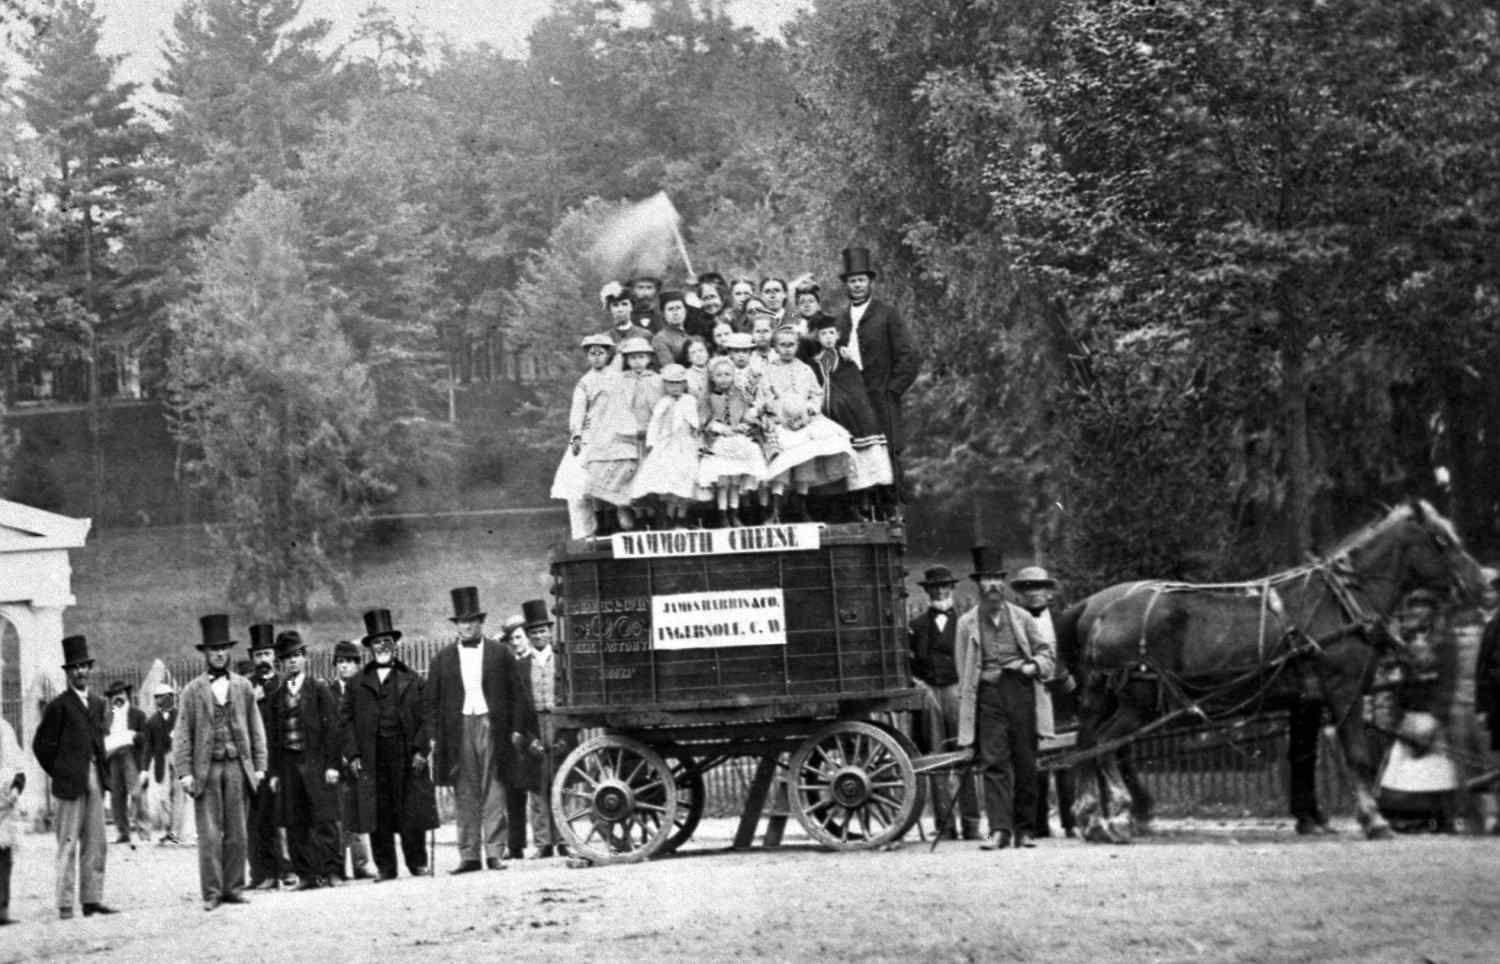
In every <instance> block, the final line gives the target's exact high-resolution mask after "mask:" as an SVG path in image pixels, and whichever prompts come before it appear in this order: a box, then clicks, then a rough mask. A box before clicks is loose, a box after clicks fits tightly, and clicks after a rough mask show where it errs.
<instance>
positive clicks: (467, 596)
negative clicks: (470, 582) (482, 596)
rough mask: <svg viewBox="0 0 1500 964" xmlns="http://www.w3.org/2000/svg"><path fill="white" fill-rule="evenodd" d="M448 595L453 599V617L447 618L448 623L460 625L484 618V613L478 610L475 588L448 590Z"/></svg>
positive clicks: (477, 597) (477, 592)
mask: <svg viewBox="0 0 1500 964" xmlns="http://www.w3.org/2000/svg"><path fill="white" fill-rule="evenodd" d="M448 595H450V596H452V597H453V615H452V616H449V617H448V620H449V621H450V622H455V623H461V622H467V621H468V620H471V619H483V618H484V613H483V612H482V611H481V610H480V608H479V590H478V589H476V588H475V587H473V586H464V587H462V588H460V589H450V590H448Z"/></svg>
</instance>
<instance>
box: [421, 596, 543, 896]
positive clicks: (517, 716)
mask: <svg viewBox="0 0 1500 964" xmlns="http://www.w3.org/2000/svg"><path fill="white" fill-rule="evenodd" d="M452 598H453V616H452V617H451V618H452V621H453V623H454V625H455V626H456V627H457V629H458V635H457V638H456V639H455V640H453V641H452V642H451V643H449V644H448V645H447V646H444V647H443V648H442V649H441V650H439V651H438V653H437V655H436V656H434V657H433V658H432V665H431V666H430V667H429V668H428V671H427V689H426V693H425V699H426V703H427V718H428V719H429V720H430V721H431V722H432V725H433V727H434V732H433V735H434V737H435V745H434V747H433V773H434V779H435V782H436V783H437V784H438V786H451V787H453V791H454V794H453V795H454V804H455V809H456V816H457V820H458V857H459V864H458V866H457V867H455V868H454V869H453V871H452V873H455V874H465V873H470V872H472V871H476V870H482V869H483V868H484V867H485V866H486V865H487V866H488V867H489V868H490V869H491V870H500V869H501V867H502V864H501V862H500V861H501V854H502V851H514V850H515V849H516V848H515V847H507V846H506V833H505V832H506V829H507V823H508V821H507V818H506V789H507V788H510V789H511V790H512V791H515V790H519V791H520V793H521V801H522V804H521V814H520V818H519V824H520V826H519V827H518V828H516V827H513V828H511V829H519V830H520V831H521V833H522V834H523V836H522V838H521V839H522V841H523V844H522V846H524V840H525V837H524V834H525V828H526V809H525V799H526V795H525V788H524V787H521V786H520V785H519V779H518V778H519V774H518V772H517V760H516V750H515V746H514V744H513V742H512V734H517V733H521V734H527V736H526V740H527V742H530V739H531V738H532V736H534V734H535V732H536V726H535V723H534V722H532V721H533V720H534V717H533V716H532V714H531V707H530V700H529V698H528V695H527V692H528V691H527V686H526V681H525V679H524V678H523V677H522V675H521V674H520V672H518V671H517V668H516V658H515V656H514V654H512V652H511V650H510V647H509V646H507V645H505V644H504V643H503V642H501V641H500V640H498V639H494V638H492V637H487V636H485V635H484V632H483V627H484V613H483V612H481V611H480V608H479V591H478V590H477V589H475V588H474V587H473V586H465V587H463V588H461V589H455V590H453V591H452ZM512 819H514V817H512ZM481 852H482V853H483V859H484V861H485V863H481V862H480V861H481ZM512 856H516V855H515V854H514V853H512Z"/></svg>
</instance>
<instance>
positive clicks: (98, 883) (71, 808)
mask: <svg viewBox="0 0 1500 964" xmlns="http://www.w3.org/2000/svg"><path fill="white" fill-rule="evenodd" d="M62 650H63V672H65V673H67V675H68V688H67V690H65V691H64V692H62V693H61V694H59V695H58V696H57V697H55V698H54V699H53V700H52V702H50V703H48V704H47V708H46V709H45V710H43V711H42V721H41V722H40V723H39V724H37V728H36V733H35V734H33V736H32V738H31V750H32V752H33V753H35V754H36V761H37V762H38V763H40V764H41V765H42V769H43V770H45V771H46V772H47V776H48V777H49V778H50V779H51V781H52V796H53V799H54V807H53V816H52V822H53V826H54V827H55V828H56V829H57V862H56V867H57V916H58V917H61V918H62V919H63V920H68V919H69V918H71V917H72V916H73V884H74V880H75V879H76V880H77V883H78V899H79V901H80V902H81V903H82V904H83V916H85V917H92V916H93V915H95V914H113V913H114V912H115V911H114V909H113V908H110V907H106V906H105V905H104V903H103V900H104V858H105V854H106V850H105V843H104V700H102V699H100V698H99V697H98V696H96V695H94V694H93V693H90V692H89V677H90V676H91V675H92V674H93V671H94V660H93V659H92V658H91V657H90V656H89V644H88V640H87V639H85V638H84V637H82V636H69V637H67V638H66V639H64V640H63V641H62Z"/></svg>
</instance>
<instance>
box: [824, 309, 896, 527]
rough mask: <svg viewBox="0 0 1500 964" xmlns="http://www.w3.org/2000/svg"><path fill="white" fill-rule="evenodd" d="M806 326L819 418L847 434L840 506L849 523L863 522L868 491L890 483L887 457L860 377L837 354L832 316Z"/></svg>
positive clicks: (868, 507) (867, 513)
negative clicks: (849, 451) (850, 453)
mask: <svg viewBox="0 0 1500 964" xmlns="http://www.w3.org/2000/svg"><path fill="white" fill-rule="evenodd" d="M809 325H810V326H811V325H816V326H817V327H815V328H812V329H811V333H812V335H813V337H814V339H815V341H814V344H815V346H816V354H815V356H814V357H813V359H812V360H811V362H809V364H810V365H811V366H812V370H813V374H814V375H816V376H817V378H818V381H819V383H821V384H822V386H823V414H824V415H826V416H828V417H829V418H830V419H832V420H833V421H835V422H837V423H838V424H840V425H842V426H843V427H844V428H845V429H847V430H848V432H849V435H850V436H851V438H850V444H851V445H852V446H853V447H854V457H853V458H851V459H850V460H849V474H848V476H847V477H846V479H845V482H846V484H847V492H848V493H849V496H850V498H849V499H848V501H847V502H846V504H845V509H846V511H847V512H848V514H849V515H850V516H851V517H852V518H854V519H868V518H870V513H871V501H870V493H871V490H872V488H873V487H875V486H879V485H890V484H891V457H890V452H889V450H888V449H887V447H886V440H885V435H884V434H883V433H882V432H881V430H880V420H879V419H878V418H876V416H875V410H874V409H873V408H871V407H870V396H869V393H868V392H867V391H866V390H865V380H864V376H863V375H862V374H861V373H860V370H859V367H858V366H857V365H855V364H854V363H853V362H851V361H849V360H848V359H847V358H844V357H843V356H842V355H840V354H839V350H838V339H839V334H838V328H837V326H836V325H835V324H834V320H833V318H831V317H829V316H828V315H822V316H821V317H819V318H818V319H817V320H816V321H812V322H809Z"/></svg>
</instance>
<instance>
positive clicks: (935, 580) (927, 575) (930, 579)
mask: <svg viewBox="0 0 1500 964" xmlns="http://www.w3.org/2000/svg"><path fill="white" fill-rule="evenodd" d="M957 582H958V577H957V576H955V575H954V574H953V570H952V569H949V568H948V567H947V566H932V567H931V568H929V569H928V570H927V571H926V572H924V573H922V580H921V581H920V582H918V583H917V585H919V586H924V587H925V586H952V585H954V584H956V583H957Z"/></svg>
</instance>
